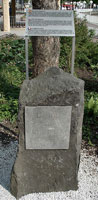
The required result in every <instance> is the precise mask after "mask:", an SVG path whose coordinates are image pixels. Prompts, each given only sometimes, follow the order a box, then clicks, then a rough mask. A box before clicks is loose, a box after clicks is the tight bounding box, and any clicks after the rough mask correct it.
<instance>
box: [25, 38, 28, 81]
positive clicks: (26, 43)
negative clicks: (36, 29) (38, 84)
mask: <svg viewBox="0 0 98 200" xmlns="http://www.w3.org/2000/svg"><path fill="white" fill-rule="evenodd" d="M25 55H26V79H27V80H28V79H29V67H28V36H25Z"/></svg>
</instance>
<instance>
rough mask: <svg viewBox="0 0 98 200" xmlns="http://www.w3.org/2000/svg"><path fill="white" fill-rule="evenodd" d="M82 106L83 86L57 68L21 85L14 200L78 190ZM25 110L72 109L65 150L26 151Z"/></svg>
mask: <svg viewBox="0 0 98 200" xmlns="http://www.w3.org/2000/svg"><path fill="white" fill-rule="evenodd" d="M83 105H84V82H83V81H82V80H80V79H77V78H75V77H73V76H72V75H71V74H68V73H65V72H64V71H62V70H60V69H59V68H55V67H53V68H50V69H48V70H47V71H46V72H44V73H43V74H41V75H39V76H38V77H37V78H35V79H33V80H30V81H29V80H28V81H27V80H26V81H24V83H23V85H22V88H21V92H20V98H19V117H18V120H19V132H20V136H19V152H18V155H17V159H16V162H15V165H14V168H13V173H12V178H11V192H12V193H13V195H15V196H16V197H17V198H19V197H20V196H22V195H25V194H28V193H32V192H50V191H66V190H75V189H77V172H78V166H79V156H80V148H81V130H82V119H83ZM25 106H72V118H71V131H70V144H69V149H68V150H26V149H25V124H24V114H25Z"/></svg>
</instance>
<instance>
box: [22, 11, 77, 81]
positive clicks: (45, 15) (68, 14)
mask: <svg viewBox="0 0 98 200" xmlns="http://www.w3.org/2000/svg"><path fill="white" fill-rule="evenodd" d="M29 36H49V37H50V36H55V37H56V36H66V37H72V66H71V74H72V75H73V74H74V59H75V28H74V16H73V11H72V10H31V9H27V11H26V37H25V38H26V78H27V79H28V78H29V70H28V39H27V37H29Z"/></svg>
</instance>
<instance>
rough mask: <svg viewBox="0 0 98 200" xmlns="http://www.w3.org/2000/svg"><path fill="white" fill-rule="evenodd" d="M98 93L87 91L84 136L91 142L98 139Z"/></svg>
mask: <svg viewBox="0 0 98 200" xmlns="http://www.w3.org/2000/svg"><path fill="white" fill-rule="evenodd" d="M97 122H98V93H97V92H87V91H85V109H84V123H83V138H84V139H86V140H87V141H88V142H89V144H93V143H95V144H96V141H97V140H98V127H97Z"/></svg>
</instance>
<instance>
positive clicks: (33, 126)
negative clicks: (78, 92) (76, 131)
mask: <svg viewBox="0 0 98 200" xmlns="http://www.w3.org/2000/svg"><path fill="white" fill-rule="evenodd" d="M71 111H72V106H36V107H29V106H26V107H25V144H26V149H68V148H69V140H70V126H71Z"/></svg>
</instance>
